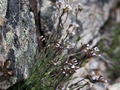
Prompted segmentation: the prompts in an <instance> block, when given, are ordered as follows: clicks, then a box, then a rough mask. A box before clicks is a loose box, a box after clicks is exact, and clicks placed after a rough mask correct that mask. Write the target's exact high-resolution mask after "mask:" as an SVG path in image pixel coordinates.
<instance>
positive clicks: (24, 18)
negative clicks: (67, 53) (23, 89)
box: [0, 0, 37, 90]
mask: <svg viewBox="0 0 120 90" xmlns="http://www.w3.org/2000/svg"><path fill="white" fill-rule="evenodd" d="M27 2H29V1H28V0H22V1H21V2H20V1H19V0H14V2H13V1H12V0H1V1H0V15H1V17H2V20H3V21H2V20H1V18H0V90H5V89H7V88H8V87H10V86H12V85H13V84H15V83H17V82H19V81H21V80H24V79H27V78H28V77H29V73H30V70H31V67H32V66H33V64H34V59H35V55H36V49H37V40H36V37H37V36H36V28H35V24H34V23H33V22H32V20H31V19H32V17H31V15H30V10H29V5H28V4H27ZM3 22H4V23H3Z"/></svg>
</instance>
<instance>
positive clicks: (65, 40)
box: [19, 0, 105, 90]
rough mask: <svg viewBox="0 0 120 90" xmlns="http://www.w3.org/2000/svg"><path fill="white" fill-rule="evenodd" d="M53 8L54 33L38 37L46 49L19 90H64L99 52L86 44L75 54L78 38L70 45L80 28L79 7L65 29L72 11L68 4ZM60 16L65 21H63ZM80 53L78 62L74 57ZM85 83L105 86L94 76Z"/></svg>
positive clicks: (60, 1) (61, 0)
mask: <svg viewBox="0 0 120 90" xmlns="http://www.w3.org/2000/svg"><path fill="white" fill-rule="evenodd" d="M55 8H56V11H55V12H54V13H53V16H52V19H53V21H54V24H53V25H56V27H55V30H52V32H50V33H49V34H48V37H46V38H44V37H43V36H40V37H39V39H40V40H41V41H44V42H45V43H46V44H45V47H44V48H43V49H42V50H41V52H40V56H39V58H38V59H37V61H36V62H35V64H34V67H33V68H32V70H31V74H30V76H29V78H28V79H27V80H26V81H25V83H24V85H23V86H22V87H21V88H20V89H19V90H23V89H26V90H65V89H66V87H65V86H64V84H65V82H66V81H67V80H69V78H70V77H71V75H72V74H73V73H75V72H78V71H79V68H81V67H82V64H83V62H85V61H86V59H87V58H89V57H96V56H99V49H98V48H97V47H95V48H90V46H89V44H82V43H81V48H80V49H79V51H77V52H76V51H75V48H76V44H77V42H78V41H80V40H81V38H82V37H81V36H78V38H77V39H76V43H72V42H71V41H70V40H69V36H70V35H73V34H74V32H75V30H76V29H77V28H78V27H79V24H77V16H78V14H79V13H80V12H81V11H82V10H83V8H82V6H81V5H80V4H78V6H77V8H76V9H75V10H74V13H73V14H74V15H75V17H76V21H74V22H71V24H69V25H68V26H67V27H65V23H66V21H67V18H68V16H69V13H71V11H72V7H71V6H70V4H69V0H58V1H57V2H56V7H55ZM63 16H64V17H66V18H64V19H63ZM62 30H65V31H66V35H65V36H64V37H63V36H62V35H61V33H60V32H61V31H62ZM65 51H67V53H66V52H65ZM82 53H84V58H82V60H78V58H77V57H79V56H80V55H81V54H82ZM85 79H89V81H91V82H92V81H95V82H100V81H101V82H105V81H104V79H103V80H101V76H95V75H94V76H92V75H89V77H85ZM83 80H84V79H83ZM83 80H81V81H83ZM81 81H79V82H81ZM76 85H77V83H76V84H74V86H76ZM85 85H90V84H89V82H86V83H85V84H84V85H83V86H85ZM80 88H82V87H80ZM80 88H79V89H80Z"/></svg>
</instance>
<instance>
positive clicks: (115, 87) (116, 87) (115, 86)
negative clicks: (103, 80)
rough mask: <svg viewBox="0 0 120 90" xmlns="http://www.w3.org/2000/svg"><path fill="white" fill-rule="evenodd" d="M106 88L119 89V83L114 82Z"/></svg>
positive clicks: (109, 89) (110, 89)
mask: <svg viewBox="0 0 120 90" xmlns="http://www.w3.org/2000/svg"><path fill="white" fill-rule="evenodd" d="M108 90H120V83H116V84H113V85H110V86H109V87H108Z"/></svg>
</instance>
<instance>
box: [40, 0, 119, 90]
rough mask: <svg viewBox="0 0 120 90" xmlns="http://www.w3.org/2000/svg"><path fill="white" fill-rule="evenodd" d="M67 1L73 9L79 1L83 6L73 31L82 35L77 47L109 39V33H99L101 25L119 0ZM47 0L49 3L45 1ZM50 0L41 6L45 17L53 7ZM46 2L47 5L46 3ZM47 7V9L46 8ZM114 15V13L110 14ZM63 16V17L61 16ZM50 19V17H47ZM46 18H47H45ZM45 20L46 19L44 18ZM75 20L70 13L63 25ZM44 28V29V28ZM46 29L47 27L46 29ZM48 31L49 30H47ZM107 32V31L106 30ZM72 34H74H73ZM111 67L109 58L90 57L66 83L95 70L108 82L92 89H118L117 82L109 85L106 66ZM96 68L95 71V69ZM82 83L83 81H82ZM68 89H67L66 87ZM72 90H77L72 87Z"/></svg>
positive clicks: (63, 32)
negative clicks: (75, 28)
mask: <svg viewBox="0 0 120 90" xmlns="http://www.w3.org/2000/svg"><path fill="white" fill-rule="evenodd" d="M69 1H70V2H69V3H72V5H71V7H72V9H73V10H74V9H75V8H76V6H77V4H78V3H80V4H81V5H82V7H83V11H82V12H81V13H80V14H79V16H78V20H77V23H78V24H79V26H80V27H79V28H78V29H77V31H76V32H75V33H76V34H75V35H77V36H79V35H81V36H84V37H83V38H82V40H80V42H78V44H77V47H78V48H79V47H80V45H81V42H82V43H90V44H91V45H90V46H91V47H94V46H95V45H96V44H97V43H98V42H99V40H100V39H101V38H107V40H110V39H109V37H107V36H109V34H111V33H105V34H103V33H100V32H101V31H100V30H101V27H103V25H104V24H105V22H106V21H107V20H108V18H109V15H110V10H111V8H115V6H116V3H117V2H118V1H119V0H69ZM46 2H49V3H46ZM50 3H51V2H50V1H44V2H43V7H42V9H41V10H42V12H43V13H42V16H41V17H44V13H46V11H47V17H49V15H52V14H49V13H50V12H49V10H53V11H54V9H53V8H52V7H51V4H50ZM46 4H48V7H47V5H46ZM52 5H54V2H52ZM48 8H49V10H47V9H48ZM116 11H117V17H116V16H114V17H116V21H117V22H119V9H117V10H116ZM112 15H114V14H112ZM63 18H65V17H63ZM49 19H50V20H51V18H49ZM47 20H48V19H47ZM45 21H46V19H45ZM73 21H75V18H74V15H73V14H70V15H69V18H68V19H67V21H66V23H65V25H66V26H68V25H69V24H70V23H71V22H73ZM45 24H46V25H47V26H48V27H50V26H51V24H50V23H49V21H47V22H46V23H45ZM44 30H45V29H44ZM47 30H48V29H47ZM48 31H49V30H48ZM108 32H109V31H108ZM65 34H66V32H65V31H64V30H63V31H62V35H63V36H64V35H65ZM73 36H74V35H73ZM72 39H73V40H72V42H74V41H75V38H72ZM109 67H111V62H110V58H105V57H104V56H103V57H100V58H99V59H98V58H94V59H91V60H90V62H89V63H87V64H86V65H85V66H84V67H82V68H81V69H80V70H79V71H80V72H79V73H75V74H74V75H73V78H71V80H70V81H68V83H67V85H68V86H70V85H71V84H74V83H76V82H78V81H80V80H81V79H83V78H84V76H86V75H87V74H89V73H91V72H96V73H97V74H99V75H103V77H104V78H106V79H107V80H108V83H95V84H94V88H92V90H107V89H109V90H119V83H118V84H115V85H110V80H109V78H108V74H109V73H106V72H108V68H109ZM96 70H97V71H96ZM82 83H84V82H82ZM88 88H89V89H90V87H84V88H82V90H86V89H88ZM68 90H69V89H68ZM74 90H77V88H76V89H74Z"/></svg>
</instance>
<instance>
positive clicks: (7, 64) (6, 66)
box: [4, 60, 10, 68]
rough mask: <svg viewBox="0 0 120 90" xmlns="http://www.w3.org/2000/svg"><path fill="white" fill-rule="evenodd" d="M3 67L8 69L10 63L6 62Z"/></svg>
mask: <svg viewBox="0 0 120 90" xmlns="http://www.w3.org/2000/svg"><path fill="white" fill-rule="evenodd" d="M4 67H5V68H9V67H10V61H9V60H7V61H6V62H5V63H4Z"/></svg>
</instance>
